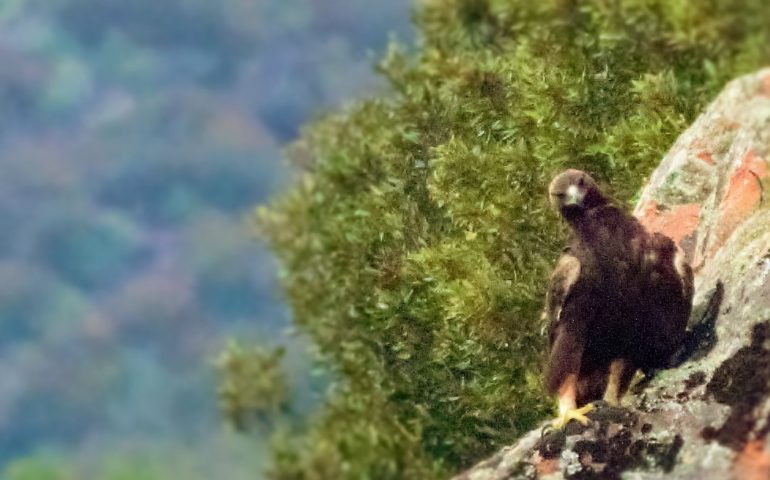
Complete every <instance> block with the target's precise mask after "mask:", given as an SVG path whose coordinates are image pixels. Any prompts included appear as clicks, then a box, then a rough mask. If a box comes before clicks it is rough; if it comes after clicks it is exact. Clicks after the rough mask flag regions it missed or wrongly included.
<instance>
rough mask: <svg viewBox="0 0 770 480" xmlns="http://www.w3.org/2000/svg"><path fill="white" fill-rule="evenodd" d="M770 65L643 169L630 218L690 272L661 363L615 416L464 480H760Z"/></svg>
mask: <svg viewBox="0 0 770 480" xmlns="http://www.w3.org/2000/svg"><path fill="white" fill-rule="evenodd" d="M768 170H770V70H763V71H760V72H758V73H756V74H753V75H748V76H746V77H742V78H740V79H738V80H735V81H733V82H732V83H730V84H729V85H728V86H727V87H726V88H725V90H724V91H723V92H722V94H721V95H720V96H719V97H718V98H717V99H716V100H715V101H714V102H713V103H712V104H711V105H710V106H709V107H708V109H707V110H706V111H705V113H703V114H702V115H701V116H700V117H699V118H698V120H697V121H696V122H695V123H694V124H693V125H692V127H691V128H690V129H689V130H687V131H686V132H685V133H684V134H683V135H682V136H681V137H680V138H679V139H678V141H677V142H676V144H675V145H674V146H673V147H672V149H671V151H670V152H669V153H668V155H667V156H666V157H665V158H664V159H663V161H662V163H661V164H660V166H659V167H658V169H657V170H656V171H655V172H654V173H653V174H652V176H651V178H650V180H649V182H648V185H647V187H646V188H645V189H644V191H643V193H642V195H641V197H640V201H639V204H638V206H637V208H636V210H635V214H636V215H637V217H638V218H640V219H641V220H642V222H643V223H644V224H645V225H647V227H648V228H650V229H652V230H656V231H662V232H664V233H666V234H667V235H669V236H670V237H671V238H673V239H674V240H675V241H676V242H677V243H678V245H679V246H680V248H681V249H682V250H683V251H684V252H685V254H686V255H687V258H688V259H689V260H690V262H691V264H692V265H693V268H694V270H695V274H696V277H695V286H696V290H695V298H694V310H693V315H692V317H691V319H690V334H689V337H688V340H687V341H686V342H685V345H684V346H683V347H682V349H681V351H680V352H679V353H678V354H677V356H676V358H675V359H674V362H675V364H674V365H673V368H671V369H668V370H664V371H661V372H658V373H657V374H656V375H655V376H654V377H653V378H652V379H648V380H645V381H642V382H640V383H638V384H637V385H635V386H634V387H633V391H632V392H631V393H630V394H629V395H627V396H626V398H625V400H624V406H623V408H613V407H609V406H607V405H603V404H599V405H598V406H597V407H598V408H597V409H596V410H595V411H594V412H592V413H591V414H589V417H590V418H591V419H592V421H591V423H590V424H589V425H588V426H586V427H583V426H581V425H579V424H574V422H573V424H571V425H569V426H568V427H567V428H566V429H565V430H564V431H553V430H550V429H548V428H547V426H546V425H547V424H544V425H543V428H542V429H538V430H535V431H532V432H530V433H529V434H528V435H525V436H524V437H523V438H522V439H520V440H519V442H518V443H517V444H515V445H513V446H512V447H509V448H506V449H503V450H502V451H501V452H499V453H497V454H496V455H495V456H493V457H492V458H490V459H488V460H486V461H484V462H482V463H481V464H479V465H477V466H476V467H474V468H472V469H471V470H469V471H467V472H465V473H464V474H462V475H460V476H459V477H458V479H463V480H492V479H495V480H502V479H509V478H510V479H514V478H530V479H540V478H542V479H546V478H547V479H559V478H570V479H572V478H574V479H589V478H607V479H613V478H621V477H622V478H633V479H652V478H663V477H665V478H697V479H699V480H705V479H729V478H735V479H748V480H768V479H770V199H769V198H768V196H770V189H768V186H770V174H769V173H770V172H768Z"/></svg>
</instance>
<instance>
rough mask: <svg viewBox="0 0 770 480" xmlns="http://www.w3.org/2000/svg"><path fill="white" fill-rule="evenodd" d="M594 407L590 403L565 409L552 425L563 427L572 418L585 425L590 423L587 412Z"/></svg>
mask: <svg viewBox="0 0 770 480" xmlns="http://www.w3.org/2000/svg"><path fill="white" fill-rule="evenodd" d="M593 409H594V406H593V404H591V403H589V404H587V405H584V406H582V407H580V408H570V409H567V410H564V411H563V412H562V413H561V414H560V415H559V417H558V418H556V419H555V420H554V421H553V423H552V425H553V428H558V429H562V428H564V427H566V426H567V424H568V423H569V422H570V420H577V421H578V422H580V423H581V424H583V425H588V417H586V414H587V413H588V412H590V411H591V410H593Z"/></svg>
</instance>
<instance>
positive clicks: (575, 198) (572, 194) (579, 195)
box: [564, 185, 585, 206]
mask: <svg viewBox="0 0 770 480" xmlns="http://www.w3.org/2000/svg"><path fill="white" fill-rule="evenodd" d="M565 193H566V195H565V197H564V206H573V205H574V206H579V205H581V204H582V203H583V197H584V196H585V194H584V193H583V192H582V191H581V190H580V189H579V188H578V187H577V185H570V186H569V187H568V188H567V191H566V192H565Z"/></svg>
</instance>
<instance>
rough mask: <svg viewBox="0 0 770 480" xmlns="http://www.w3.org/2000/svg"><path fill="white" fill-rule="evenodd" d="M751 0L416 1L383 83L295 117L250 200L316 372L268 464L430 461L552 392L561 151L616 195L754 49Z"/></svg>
mask: <svg viewBox="0 0 770 480" xmlns="http://www.w3.org/2000/svg"><path fill="white" fill-rule="evenodd" d="M765 3H766V2H764V1H763V0H753V1H744V0H713V1H685V0H619V1H613V2H609V1H603V0H586V1H582V2H578V1H574V0H542V1H537V2H530V1H525V0H507V1H503V0H442V1H438V0H433V1H425V2H424V5H423V6H422V7H421V8H420V9H419V10H418V12H417V14H416V19H417V23H418V26H419V29H420V31H421V34H422V36H421V40H420V42H419V44H418V45H419V48H418V49H417V51H416V52H415V53H402V52H400V51H399V50H398V49H397V48H392V49H391V51H390V53H389V54H388V56H387V58H386V59H385V60H384V62H383V63H382V71H383V73H384V74H385V75H386V76H387V78H388V79H389V81H390V84H391V86H392V90H393V91H392V94H391V95H389V96H385V97H383V98H377V99H372V100H369V101H366V102H362V103H358V104H356V105H354V106H352V107H351V108H349V109H348V110H346V111H344V112H343V113H340V114H337V115H332V116H329V117H328V118H325V119H323V120H322V121H319V122H318V123H316V124H314V125H312V126H311V127H309V128H307V129H306V130H305V132H304V135H303V137H302V139H301V140H300V141H299V142H298V143H297V144H296V145H295V146H294V147H293V148H292V150H291V152H290V156H291V158H293V159H294V160H295V161H296V163H297V164H298V165H300V166H301V167H302V171H301V173H300V174H299V175H298V177H299V178H297V181H296V184H295V185H294V187H293V188H291V189H290V190H288V191H287V192H285V193H283V194H282V195H280V196H278V197H277V198H275V199H274V200H273V201H272V203H271V204H270V205H269V206H268V207H262V208H261V209H260V210H259V214H258V218H259V227H260V229H261V231H262V233H263V234H264V235H265V237H266V238H267V239H268V241H269V243H270V245H271V247H272V249H273V251H274V252H275V253H276V254H277V255H278V257H279V259H280V261H281V262H282V266H283V270H284V276H283V285H284V288H285V292H286V296H287V298H288V300H289V302H290V304H291V307H292V310H293V314H294V321H295V323H296V325H297V327H298V328H299V330H300V331H301V332H303V333H305V334H307V335H309V336H310V337H311V338H312V340H313V341H314V342H315V345H316V346H317V349H318V352H319V355H320V357H321V360H322V362H323V364H324V365H325V366H326V367H328V368H329V369H330V370H331V371H332V372H333V373H334V375H335V376H336V377H335V378H336V379H337V382H336V383H335V384H334V385H333V386H332V388H331V390H330V393H329V398H328V405H327V406H326V408H325V410H323V411H322V412H321V413H320V414H319V416H318V417H317V418H316V419H315V421H314V422H313V424H312V426H311V428H310V429H309V432H307V433H306V435H305V436H304V437H302V438H298V439H290V440H286V441H282V442H280V444H279V445H278V446H277V447H276V462H275V467H274V468H273V471H272V473H271V474H272V476H273V477H274V478H281V479H283V478H285V479H290V478H291V479H323V478H356V479H359V478H394V479H395V478H428V477H431V476H435V477H441V476H444V475H446V474H448V473H450V472H455V471H457V470H459V469H461V468H463V467H465V466H468V465H470V464H471V463H473V462H475V461H477V460H479V459H480V458H482V457H483V456H484V455H487V454H489V453H490V452H491V451H493V450H495V449H497V448H499V447H500V446H501V445H504V444H506V443H510V442H511V441H512V440H514V439H515V438H516V437H517V435H520V434H521V433H522V432H524V431H526V430H527V429H530V428H531V427H533V426H534V425H535V423H536V422H537V421H538V420H539V419H541V418H543V416H545V415H547V414H548V413H549V411H550V410H551V407H552V405H551V401H550V400H549V399H548V398H546V397H544V395H543V392H542V389H541V385H540V372H541V370H542V364H543V351H544V347H545V341H544V336H543V327H544V326H543V324H542V322H541V320H540V315H539V314H540V308H541V304H542V297H543V286H544V284H545V280H546V277H547V274H548V271H549V269H550V268H551V266H552V265H553V261H554V260H555V258H556V256H557V254H558V252H559V251H560V248H561V246H562V245H563V243H564V233H565V232H564V229H563V227H562V226H560V223H559V222H558V220H557V218H556V216H555V215H553V214H551V213H550V212H549V211H548V206H547V201H546V198H545V193H544V192H545V189H546V186H547V184H548V181H549V180H550V178H551V177H552V176H553V175H554V174H555V173H557V172H558V171H560V170H562V169H564V168H566V167H575V168H582V169H586V170H588V171H590V172H591V173H592V174H594V175H595V176H596V178H598V179H599V180H600V181H602V182H604V183H605V184H607V186H608V188H610V189H611V191H612V192H613V194H614V195H615V196H616V197H617V198H618V199H619V200H621V201H626V202H629V201H630V199H631V198H632V197H633V195H634V193H635V192H636V191H637V190H638V189H639V188H640V187H641V185H642V184H643V182H644V180H645V177H646V176H647V175H648V174H649V173H650V172H651V171H652V169H653V168H654V166H655V165H656V164H657V163H658V161H659V160H660V158H661V156H662V155H663V154H664V153H665V151H666V150H667V149H668V148H669V146H670V145H671V144H672V142H673V141H674V140H675V138H676V136H677V135H678V134H679V133H680V132H681V131H682V130H683V129H684V128H685V126H686V125H687V124H688V123H689V122H691V121H692V120H693V118H694V117H695V116H696V115H697V113H698V112H699V111H700V110H701V109H702V108H703V106H704V104H705V103H706V102H707V101H708V100H709V99H710V98H712V97H713V96H714V95H715V94H716V93H717V92H718V91H719V89H720V88H721V87H722V86H723V85H724V83H725V82H726V81H727V80H728V79H730V78H732V77H735V76H736V75H739V74H741V73H744V72H747V71H749V70H751V69H755V68H757V67H759V66H761V65H762V64H763V62H766V61H767V59H768V58H770V57H769V56H768V45H770V39H768V30H767V28H766V26H767V25H770V7H765V6H764V5H765Z"/></svg>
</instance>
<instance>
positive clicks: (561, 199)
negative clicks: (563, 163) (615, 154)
mask: <svg viewBox="0 0 770 480" xmlns="http://www.w3.org/2000/svg"><path fill="white" fill-rule="evenodd" d="M548 198H549V200H550V202H551V205H552V206H553V207H554V208H555V209H557V210H558V211H559V212H560V213H561V214H562V216H564V218H566V219H570V218H574V217H575V216H577V215H580V214H581V213H583V212H585V211H586V210H589V209H591V208H595V207H598V206H601V205H604V204H605V203H607V200H606V199H605V198H604V195H602V192H601V190H599V186H598V185H597V184H596V182H595V181H594V179H593V178H591V176H590V175H589V174H587V173H586V172H583V171H581V170H574V169H570V170H565V171H563V172H561V173H560V174H558V175H556V176H555V177H554V178H553V180H551V184H550V185H549V186H548Z"/></svg>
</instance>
